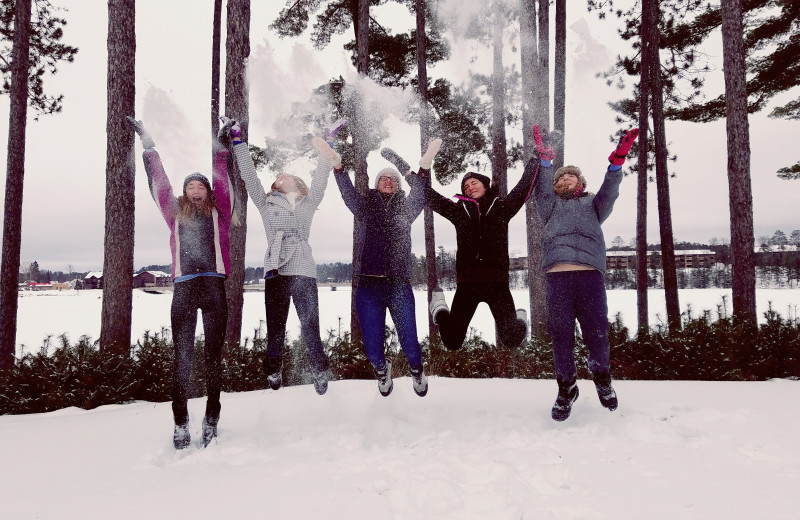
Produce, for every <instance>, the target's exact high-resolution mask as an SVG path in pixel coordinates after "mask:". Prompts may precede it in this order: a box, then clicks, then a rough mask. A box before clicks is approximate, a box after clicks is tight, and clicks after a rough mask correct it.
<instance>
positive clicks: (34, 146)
mask: <svg viewBox="0 0 800 520" xmlns="http://www.w3.org/2000/svg"><path fill="white" fill-rule="evenodd" d="M54 3H55V4H57V5H62V6H65V7H67V8H68V9H69V11H68V12H67V13H64V17H65V18H66V19H67V20H68V26H67V27H66V31H65V34H66V36H65V41H66V42H67V43H69V44H71V45H75V46H77V47H79V48H80V51H79V53H78V54H77V56H76V61H75V62H74V63H72V64H64V65H62V66H61V67H60V70H59V72H58V74H57V75H56V76H55V77H50V78H47V79H46V89H47V91H48V92H50V93H62V94H64V96H65V99H64V109H63V112H62V113H60V114H57V115H55V116H48V117H43V118H41V119H40V120H39V121H37V122H34V121H33V120H32V118H31V120H30V122H29V125H28V130H27V151H26V171H25V192H24V199H23V229H22V253H21V261H22V264H23V265H24V264H26V263H30V262H32V261H34V260H36V261H38V263H39V265H40V267H41V268H42V269H50V270H67V268H68V266H70V265H71V266H72V267H73V269H74V270H76V271H89V270H100V269H102V262H103V226H104V215H103V211H104V204H105V154H106V137H105V127H106V90H105V89H106V65H107V64H106V31H107V3H106V2H104V1H100V0H61V1H58V0H54ZM482 3H483V2H477V3H476V4H482ZM569 4H570V8H571V9H572V10H571V11H570V13H569V17H568V20H567V25H568V29H569V30H568V43H567V46H568V54H569V61H568V65H567V67H568V70H567V122H566V136H567V138H566V139H567V141H566V148H567V159H566V160H567V162H568V163H572V164H577V165H579V166H581V168H582V169H583V170H584V174H585V176H586V177H587V180H588V182H589V188H590V190H592V191H593V190H596V189H597V187H598V186H599V185H600V182H601V180H602V174H603V172H604V170H605V167H606V164H607V162H606V157H607V156H608V154H609V152H610V151H611V149H612V148H613V145H612V143H610V142H609V140H608V136H609V135H610V134H611V133H613V132H614V130H615V122H614V113H613V112H612V111H611V110H610V109H609V108H608V106H607V102H608V101H611V100H615V99H618V98H620V97H622V96H623V95H624V94H625V93H624V92H619V91H616V90H615V89H613V88H610V87H607V86H605V83H604V81H603V80H602V79H598V78H596V77H595V74H596V73H598V72H601V71H603V70H606V69H608V67H610V65H611V64H612V63H613V60H614V58H615V56H616V55H617V54H618V53H620V52H624V50H625V47H624V44H622V43H621V42H620V41H619V38H618V37H617V35H616V24H617V22H616V20H606V21H599V20H597V17H596V16H595V15H594V14H589V13H585V12H584V11H583V9H584V5H585V3H584V2H569ZM283 5H284V2H282V1H279V0H272V1H270V2H252V15H251V42H252V49H251V60H250V61H251V66H250V72H249V81H250V119H251V120H250V139H251V141H252V142H253V143H254V144H260V143H261V142H263V137H264V136H268V135H269V136H275V135H277V132H278V131H279V129H276V128H275V126H274V125H273V123H274V122H275V121H276V120H277V119H279V118H280V117H283V116H284V115H286V114H287V113H288V111H289V110H290V109H291V103H293V102H297V101H303V100H304V99H306V98H307V97H308V93H310V92H311V90H312V89H313V88H315V87H317V86H319V85H321V84H323V83H325V82H326V81H328V80H329V79H331V78H332V77H337V76H339V75H342V76H343V77H345V79H347V80H350V81H354V80H355V78H354V70H353V67H352V65H351V63H350V58H349V56H348V55H347V54H346V53H345V52H344V51H342V50H341V48H342V45H343V44H344V43H345V42H346V41H349V40H350V39H352V37H351V33H350V32H348V33H347V34H346V35H344V37H342V38H338V39H334V40H333V41H332V43H331V44H330V45H329V46H328V48H327V49H326V50H325V51H323V52H320V51H317V50H315V49H313V48H312V47H311V45H310V44H309V43H308V39H307V38H300V39H291V40H280V39H278V38H277V36H276V35H275V34H274V33H272V32H270V31H269V30H268V29H267V27H268V26H269V24H270V23H271V22H272V21H273V20H274V18H275V16H276V14H277V13H278V11H279V10H280V8H281V7H282V6H283ZM471 5H472V3H471V2H457V6H458V11H456V10H454V9H453V8H452V7H451V6H450V5H444V6H443V8H442V12H444V13H448V14H449V13H455V12H460V13H462V14H463V13H464V12H467V11H468V8H469V7H470V6H471ZM189 7H190V9H187V8H189ZM212 9H213V1H212V0H202V1H200V0H192V1H189V0H173V1H170V2H164V1H156V0H140V1H139V2H137V16H136V19H137V55H136V74H137V79H136V85H137V113H136V117H137V118H138V119H143V120H144V122H145V124H146V125H147V128H148V129H149V130H150V132H151V133H152V134H153V137H154V139H155V141H156V144H157V149H158V150H159V152H160V153H161V156H162V159H163V161H164V164H165V168H166V170H167V172H168V173H169V174H170V176H171V178H172V180H173V185H174V186H180V184H179V183H180V181H181V180H182V179H183V177H184V176H186V175H187V174H189V173H191V172H194V171H201V172H203V173H206V174H208V173H209V166H210V144H211V143H210V139H209V137H208V135H207V133H208V131H207V128H208V118H209V116H208V114H209V107H210V61H211V59H210V53H211V22H212ZM372 15H373V16H374V17H376V18H377V19H378V20H379V21H381V22H383V23H389V22H391V23H392V24H393V26H394V27H396V32H399V31H405V30H407V28H408V27H410V26H411V24H413V18H412V17H411V15H409V14H407V11H405V8H403V7H400V6H384V7H382V8H380V9H373V12H372ZM720 39H721V38H720V36H719V34H717V35H716V36H714V37H713V38H712V40H711V42H710V43H709V45H710V47H709V48H708V49H706V51H707V52H708V53H709V55H710V56H711V60H712V65H715V66H716V69H717V70H716V72H715V73H714V74H713V75H712V77H711V78H710V79H709V81H708V91H709V97H713V96H716V95H717V94H718V92H719V91H720V90H721V89H722V79H721V77H722V74H721V62H722V57H721V52H720V50H719V48H720ZM475 48H476V44H475V43H474V42H473V41H471V40H465V39H463V38H457V39H456V40H455V42H454V45H453V47H452V57H451V61H450V62H449V63H448V64H446V65H444V66H441V67H438V68H435V69H433V70H432V71H431V72H430V73H429V75H430V78H431V80H435V79H436V78H437V77H447V78H448V79H450V80H451V81H453V82H459V81H460V79H461V78H463V77H465V76H466V73H467V71H469V70H472V71H476V72H483V73H488V72H489V68H488V67H487V62H486V61H485V60H481V59H479V60H477V61H473V60H472V57H473V51H474V50H475ZM508 48H509V50H508V52H507V56H506V58H505V63H506V65H509V64H511V63H512V61H518V59H519V55H518V54H514V53H512V52H511V51H510V46H509V47H508ZM223 70H224V69H223ZM223 84H224V79H223ZM369 92H370V95H371V96H372V97H373V98H375V99H376V100H378V101H379V102H380V103H381V104H382V105H383V106H384V108H385V110H387V111H388V112H389V113H390V114H394V113H397V112H398V111H399V109H400V108H401V107H402V106H403V104H404V103H407V102H408V97H407V95H406V94H401V93H395V92H390V91H388V90H386V89H379V88H370V89H369ZM785 98H786V96H784V98H783V99H785ZM7 116H8V97H3V98H0V119H2V120H7ZM389 129H390V131H391V136H390V137H389V138H388V139H387V141H386V142H384V143H383V146H389V147H392V148H394V149H395V150H397V151H398V152H399V153H400V154H401V155H403V156H404V157H405V158H406V159H407V160H408V161H409V163H410V164H412V166H414V165H416V163H417V160H418V158H419V143H418V140H419V137H418V135H419V134H418V130H417V129H416V128H414V127H410V126H408V125H404V124H402V123H396V122H395V123H393V124H391V125H390V126H389ZM528 131H529V130H528ZM520 132H521V130H514V129H510V130H509V133H510V134H515V135H517V136H519V135H521V134H520ZM750 132H751V133H750V137H751V151H752V163H751V168H752V184H753V199H754V214H755V234H756V236H761V235H772V234H773V233H774V232H775V230H777V229H781V230H783V231H785V232H786V233H787V234H788V233H789V232H791V231H792V230H793V229H797V228H798V227H800V223H799V222H798V215H800V212H798V211H797V209H796V198H797V192H798V189H799V188H800V184H798V182H796V181H782V180H780V179H778V178H777V177H776V176H775V171H776V170H777V169H778V168H780V167H782V166H786V165H789V164H794V163H795V162H796V161H797V160H798V157H797V152H796V147H795V146H796V145H794V142H795V141H796V135H797V123H796V122H788V121H780V120H777V121H776V120H770V119H768V118H767V117H766V115H765V114H757V115H754V116H751V118H750ZM667 137H668V140H669V141H670V142H671V149H670V151H671V153H675V154H677V155H678V162H677V163H671V164H670V170H671V171H672V172H675V173H677V176H676V177H675V178H673V179H671V181H670V182H671V185H670V190H671V195H672V217H673V229H674V234H675V238H676V240H686V241H708V240H709V239H711V238H712V237H718V238H727V237H728V236H729V234H730V222H729V210H728V183H727V174H726V161H727V159H726V140H725V124H724V122H723V121H718V122H715V123H710V124H705V125H698V124H689V123H669V124H668V126H667ZM793 137H795V138H793ZM7 140H8V128H7V125H0V142H3V143H5V142H7ZM0 148H2V151H0V154H2V159H5V154H6V149H5V147H0ZM135 153H136V155H137V180H136V184H135V186H132V189H134V190H135V192H136V236H135V244H136V245H135V258H134V264H135V267H136V268H139V267H142V266H145V265H149V264H168V263H169V262H170V255H169V249H168V237H169V234H168V230H167V228H166V226H165V224H164V223H163V221H162V220H161V218H160V216H159V213H158V211H157V210H156V208H155V205H154V203H153V201H152V199H151V198H150V195H149V192H148V190H147V182H146V175H145V173H144V169H143V167H142V165H141V159H140V155H141V145H140V144H139V143H138V142H137V146H136V150H135ZM369 165H370V168H369V170H370V174H371V175H374V173H375V172H377V171H378V170H379V169H380V168H383V167H384V166H386V165H387V163H386V162H385V161H384V160H383V159H382V158H381V157H380V156H379V154H378V153H377V152H376V153H373V154H372V155H370V157H369ZM288 170H290V171H291V172H293V173H297V174H299V175H301V176H305V177H306V178H308V172H309V171H310V166H309V165H308V164H307V163H303V162H298V163H296V164H292V165H290V166H289V168H288ZM5 173H6V172H5V169H2V171H0V182H2V186H3V187H4V186H5ZM520 174H521V166H520V167H519V168H518V169H516V170H514V171H511V172H510V174H509V184H512V183H514V182H516V180H517V179H518V178H519V175H520ZM262 179H263V182H264V184H269V183H271V179H272V173H270V172H266V171H265V172H262ZM406 188H407V187H406ZM440 189H441V191H442V193H444V194H448V195H452V194H454V193H455V192H456V190H457V188H455V187H454V186H453V185H450V186H446V187H440ZM2 203H3V202H2V201H0V204H2ZM0 207H2V206H0ZM635 208H636V181H635V178H634V177H626V178H625V180H624V181H623V184H622V187H621V195H620V198H619V200H618V201H617V204H616V207H615V211H614V213H613V214H612V216H611V218H609V220H608V221H607V222H606V223H605V225H604V230H605V235H606V240H607V241H608V242H609V243H610V242H611V240H612V239H613V238H614V237H615V236H621V237H622V238H623V239H624V240H625V241H626V242H629V241H630V240H631V239H632V238H633V237H634V234H635V224H636V215H635ZM649 208H650V209H649V219H648V242H651V243H655V242H659V241H660V240H659V231H658V222H657V217H656V198H655V184H651V185H650V202H649ZM248 211H249V218H248V242H247V254H246V264H247V265H248V266H258V265H261V263H262V261H263V255H264V251H265V249H266V239H265V237H264V232H263V227H262V225H261V222H260V219H259V218H258V212H257V210H256V209H255V207H254V206H253V205H252V204H251V205H250V206H249V210H248ZM522 213H524V211H522V212H520V215H518V216H517V217H516V218H515V219H514V220H513V221H512V223H511V236H510V250H511V253H512V255H514V256H517V255H520V254H523V253H524V250H525V238H524V233H525V230H524V216H523V215H522ZM436 233H437V245H443V246H444V247H445V248H446V249H454V248H455V233H454V232H453V228H452V226H451V225H450V224H449V223H448V222H447V221H445V220H443V219H441V218H439V217H437V218H436ZM412 238H413V241H414V252H415V253H417V254H421V253H423V252H424V239H423V231H422V218H420V219H418V220H417V222H416V223H415V225H414V228H413V236H412ZM351 241H352V218H351V216H350V213H349V212H348V210H347V209H346V208H345V206H344V204H343V203H342V201H341V197H340V195H339V193H338V190H337V189H336V186H335V182H334V181H333V179H332V178H331V180H330V183H329V187H328V191H327V194H326V197H325V199H324V200H323V202H322V204H321V206H320V208H319V212H318V216H317V217H316V218H315V220H314V224H313V226H312V233H311V245H312V247H313V249H314V256H315V258H316V260H317V262H318V263H323V262H334V261H342V262H348V261H350V254H351V251H352V249H351Z"/></svg>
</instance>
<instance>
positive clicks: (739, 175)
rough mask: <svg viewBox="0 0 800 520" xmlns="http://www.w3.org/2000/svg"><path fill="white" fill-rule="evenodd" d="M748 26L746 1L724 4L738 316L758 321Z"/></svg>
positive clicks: (734, 287)
mask: <svg viewBox="0 0 800 520" xmlns="http://www.w3.org/2000/svg"><path fill="white" fill-rule="evenodd" d="M743 34H744V29H743V28H742V1H741V0H722V43H723V47H722V55H723V69H724V73H725V99H726V102H725V116H726V119H725V126H726V130H727V134H728V189H729V191H730V212H731V252H732V253H733V282H732V287H731V292H732V295H733V314H734V316H736V317H737V318H740V319H743V320H748V321H750V322H752V323H754V324H755V323H756V319H757V315H756V281H755V269H754V267H753V266H754V252H753V251H754V249H753V248H754V233H753V193H752V189H751V185H750V129H749V123H748V120H747V84H746V76H745V73H746V68H745V66H746V65H745V49H744V41H743Z"/></svg>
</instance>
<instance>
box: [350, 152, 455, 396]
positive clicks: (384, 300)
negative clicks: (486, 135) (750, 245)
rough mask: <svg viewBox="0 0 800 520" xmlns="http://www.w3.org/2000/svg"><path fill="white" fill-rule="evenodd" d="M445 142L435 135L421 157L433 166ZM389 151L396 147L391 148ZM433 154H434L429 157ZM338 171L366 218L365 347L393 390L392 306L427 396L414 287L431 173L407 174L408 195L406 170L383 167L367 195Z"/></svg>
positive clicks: (359, 296)
mask: <svg viewBox="0 0 800 520" xmlns="http://www.w3.org/2000/svg"><path fill="white" fill-rule="evenodd" d="M439 145H441V140H440V139H439V140H435V141H434V142H433V143H432V144H431V148H430V149H429V151H428V152H427V153H426V155H425V156H423V158H422V160H421V161H420V163H421V164H425V165H427V167H428V168H430V164H431V162H432V161H433V155H435V154H436V151H437V150H438V148H439ZM386 150H388V149H385V150H384V152H386ZM387 153H393V152H391V151H390V150H389V152H387ZM384 155H385V154H384ZM395 155H396V154H395ZM428 156H430V159H426V157H428ZM399 169H400V170H401V172H402V173H403V174H404V175H408V173H409V170H410V168H408V165H407V164H406V165H402V164H401V166H400V168H399ZM426 171H427V170H426ZM334 174H335V175H334V177H335V178H336V184H337V185H338V186H339V191H340V192H341V193H342V198H343V199H344V202H345V204H346V205H347V207H348V209H350V211H352V212H353V215H355V217H356V218H357V219H358V220H359V222H360V223H361V226H360V230H361V236H360V240H359V242H358V243H359V251H358V253H357V254H356V255H355V258H354V266H353V272H354V274H355V275H356V276H357V280H358V281H357V284H358V287H357V288H356V295H355V296H356V313H357V314H358V321H359V323H360V324H361V332H362V335H363V340H364V350H365V351H366V353H367V357H368V358H369V360H370V363H372V366H373V369H374V372H375V377H376V378H377V380H378V390H379V391H380V393H381V395H383V396H387V395H389V394H390V393H391V392H392V388H393V386H394V384H393V382H392V368H391V363H390V362H388V361H387V360H386V356H385V353H384V346H383V339H384V327H385V323H386V311H387V310H388V311H389V313H390V314H391V315H392V320H393V321H394V324H395V328H396V329H397V336H398V339H399V340H400V346H401V348H402V349H403V352H404V353H405V355H406V357H407V358H408V365H409V368H410V371H411V378H412V382H413V387H414V391H415V392H416V393H417V395H419V396H425V395H426V394H427V393H428V378H427V376H426V375H425V373H424V371H423V366H422V350H421V349H420V346H419V340H418V338H417V322H416V316H415V312H414V292H413V290H412V288H411V224H412V223H413V222H414V220H416V218H417V217H418V216H419V214H420V213H421V212H422V209H423V208H424V207H425V184H426V180H425V177H418V176H416V175H408V176H407V177H406V178H407V179H408V180H409V182H411V183H412V186H411V193H410V194H409V196H408V197H406V195H405V193H404V192H403V190H402V189H400V172H398V171H397V170H395V169H394V168H384V169H383V170H381V171H380V172H378V175H377V177H376V178H375V189H372V190H369V192H367V194H365V195H361V194H359V193H358V192H357V191H356V190H355V188H354V187H353V183H352V182H351V181H350V177H349V176H348V174H347V171H345V170H344V169H343V168H342V167H341V166H339V167H338V168H335V169H334ZM428 178H429V177H428Z"/></svg>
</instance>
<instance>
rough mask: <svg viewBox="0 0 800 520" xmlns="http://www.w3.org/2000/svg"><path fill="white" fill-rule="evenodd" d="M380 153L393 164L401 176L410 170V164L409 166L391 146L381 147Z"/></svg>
mask: <svg viewBox="0 0 800 520" xmlns="http://www.w3.org/2000/svg"><path fill="white" fill-rule="evenodd" d="M381 155H382V156H383V158H384V159H386V160H387V161H389V162H390V163H392V164H394V167H395V168H397V171H398V172H400V175H402V176H403V177H405V176H406V174H408V172H410V171H411V166H409V165H408V163H407V162H405V161H404V160H403V158H402V157H400V156H399V155H397V152H395V151H394V150H392V149H391V148H382V149H381Z"/></svg>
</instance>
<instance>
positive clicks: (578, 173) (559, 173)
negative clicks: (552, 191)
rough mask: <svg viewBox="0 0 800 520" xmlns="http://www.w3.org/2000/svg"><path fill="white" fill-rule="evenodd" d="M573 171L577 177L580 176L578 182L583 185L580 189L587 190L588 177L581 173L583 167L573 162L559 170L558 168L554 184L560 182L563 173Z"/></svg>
mask: <svg viewBox="0 0 800 520" xmlns="http://www.w3.org/2000/svg"><path fill="white" fill-rule="evenodd" d="M568 173H571V174H572V175H574V176H575V177H577V178H578V184H579V185H580V186H581V189H580V190H578V191H584V190H586V179H585V178H584V177H583V173H581V169H580V168H578V167H577V166H572V165H571V164H570V165H568V166H562V167H561V168H559V169H558V170H556V173H555V175H553V186H555V185H556V184H557V183H558V179H560V178H561V177H562V176H563V175H566V174H568Z"/></svg>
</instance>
